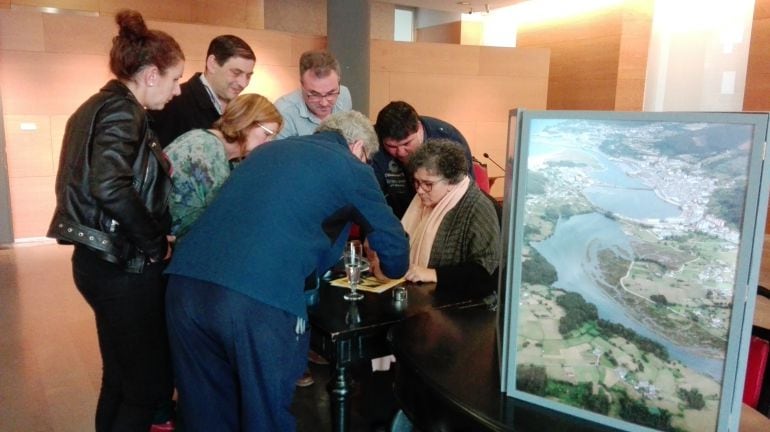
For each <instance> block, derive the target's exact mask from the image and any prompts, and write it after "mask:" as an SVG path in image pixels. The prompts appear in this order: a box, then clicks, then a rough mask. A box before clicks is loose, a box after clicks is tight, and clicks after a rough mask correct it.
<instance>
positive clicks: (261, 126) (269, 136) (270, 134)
mask: <svg viewBox="0 0 770 432" xmlns="http://www.w3.org/2000/svg"><path fill="white" fill-rule="evenodd" d="M257 126H259V127H260V129H262V130H263V131H265V135H267V137H268V138H272V137H273V136H274V135H275V131H274V130H272V129H270V128H268V127H267V126H265V125H263V124H262V123H259V122H257Z"/></svg>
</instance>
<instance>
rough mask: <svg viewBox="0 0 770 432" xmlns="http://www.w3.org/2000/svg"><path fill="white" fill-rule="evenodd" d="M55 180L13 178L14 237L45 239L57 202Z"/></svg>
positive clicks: (46, 178)
mask: <svg viewBox="0 0 770 432" xmlns="http://www.w3.org/2000/svg"><path fill="white" fill-rule="evenodd" d="M54 183H55V178H54V177H53V176H50V177H13V178H11V184H10V189H11V209H12V210H13V212H12V216H13V236H14V237H15V238H17V239H19V238H25V237H43V236H45V233H46V231H47V230H48V224H49V223H50V222H51V216H52V215H53V211H54V208H55V207H56V201H55V198H54V196H53V190H54Z"/></svg>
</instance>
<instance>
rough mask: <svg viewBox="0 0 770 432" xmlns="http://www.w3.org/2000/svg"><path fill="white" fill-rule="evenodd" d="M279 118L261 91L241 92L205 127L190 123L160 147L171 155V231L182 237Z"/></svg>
mask: <svg viewBox="0 0 770 432" xmlns="http://www.w3.org/2000/svg"><path fill="white" fill-rule="evenodd" d="M282 125H283V118H282V117H281V114H280V113H279V112H278V110H277V109H276V108H275V106H274V105H273V104H272V103H271V102H270V101H269V100H267V99H266V98H265V97H264V96H260V95H258V94H242V95H240V96H238V97H237V98H235V99H233V100H232V101H231V102H230V103H228V104H227V107H226V108H225V111H224V112H223V113H222V117H220V118H219V120H217V121H216V122H214V125H213V126H212V128H211V129H194V130H191V131H189V132H187V133H185V134H183V135H181V136H179V138H177V139H175V140H174V141H173V142H172V143H171V144H169V146H168V147H166V149H165V152H166V155H167V156H168V158H169V160H170V161H171V165H172V167H173V171H172V174H171V181H172V182H173V185H174V187H173V189H172V191H171V197H170V200H169V208H170V210H171V217H172V225H171V232H172V234H174V235H175V236H177V239H180V238H181V237H183V236H184V235H185V234H186V233H187V231H188V230H189V229H190V227H191V226H192V225H193V223H194V222H195V221H196V220H197V219H198V216H200V215H201V213H203V210H205V209H206V207H207V206H208V205H209V203H210V202H211V201H212V200H213V199H214V197H215V196H216V193H217V191H218V190H219V188H220V187H221V186H222V184H224V182H225V180H227V177H229V176H230V172H231V171H232V170H233V169H234V168H235V167H236V166H237V165H238V163H239V162H240V161H241V160H242V159H243V158H245V157H246V156H247V155H248V154H249V153H250V152H251V151H252V150H254V149H255V148H257V146H259V145H261V144H263V143H265V142H267V141H270V140H271V139H272V138H273V137H274V136H275V134H277V133H278V131H280V129H281V126H282Z"/></svg>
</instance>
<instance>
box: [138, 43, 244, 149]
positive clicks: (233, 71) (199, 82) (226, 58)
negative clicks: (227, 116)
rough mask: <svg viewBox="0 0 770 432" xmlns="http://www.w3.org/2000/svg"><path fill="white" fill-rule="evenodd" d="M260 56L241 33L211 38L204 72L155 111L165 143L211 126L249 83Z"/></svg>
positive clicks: (157, 129)
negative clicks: (256, 54) (194, 130)
mask: <svg viewBox="0 0 770 432" xmlns="http://www.w3.org/2000/svg"><path fill="white" fill-rule="evenodd" d="M256 61H257V57H256V56H255V55H254V51H252V49H251V47H250V46H249V44H247V43H246V42H245V41H244V40H243V39H241V38H239V37H238V36H233V35H221V36H217V37H215V38H214V39H212V40H211V43H210V44H209V49H208V51H207V52H206V66H205V70H204V71H203V73H200V72H198V73H196V74H195V75H193V76H192V77H191V78H190V79H189V80H188V81H187V82H186V83H184V84H182V85H181V89H182V94H181V95H179V96H177V97H175V98H174V99H172V100H171V102H169V103H168V104H166V106H165V108H163V110H161V111H151V112H150V115H151V117H152V119H153V123H152V129H153V130H154V131H155V133H156V134H157V135H158V140H159V141H160V143H161V145H162V146H163V147H165V146H167V145H169V144H171V142H172V141H174V140H175V139H176V138H177V137H178V136H179V135H182V134H183V133H185V132H187V131H190V130H192V129H208V128H210V127H211V125H212V124H213V123H214V122H215V121H216V120H217V119H218V118H219V117H220V116H221V115H222V111H224V109H225V107H226V106H227V104H228V103H229V102H230V101H231V100H233V99H235V97H237V96H238V95H239V94H240V93H241V92H242V91H243V89H245V88H246V86H248V85H249V81H250V80H251V75H252V74H253V73H254V65H255V63H256Z"/></svg>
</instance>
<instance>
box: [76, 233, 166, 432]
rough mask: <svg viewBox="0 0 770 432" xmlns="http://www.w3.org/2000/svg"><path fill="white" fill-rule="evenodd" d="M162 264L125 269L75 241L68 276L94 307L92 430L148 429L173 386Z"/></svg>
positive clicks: (163, 266) (142, 431)
mask: <svg viewBox="0 0 770 432" xmlns="http://www.w3.org/2000/svg"><path fill="white" fill-rule="evenodd" d="M164 268H165V265H164V264H163V263H155V264H148V265H146V266H145V268H144V271H143V272H142V273H139V274H137V273H127V272H125V271H123V270H122V269H120V268H119V267H118V266H116V265H114V264H112V263H109V262H107V261H103V260H102V259H101V258H99V257H98V255H97V254H95V253H94V252H92V251H90V250H88V249H87V248H86V247H84V246H75V251H74V253H73V254H72V275H73V278H74V280H75V285H76V286H77V288H78V290H79V291H80V293H81V294H82V295H83V297H84V298H85V299H86V301H87V302H88V304H89V305H90V306H91V308H92V309H93V311H94V315H95V317H96V331H97V335H98V338H99V351H100V352H101V355H102V386H101V389H100V391H99V402H98V404H97V406H96V431H98V432H102V431H109V432H113V431H128V432H133V431H141V432H145V431H147V430H149V428H150V424H151V423H152V421H153V419H154V417H155V414H156V411H157V410H158V409H159V408H160V407H161V405H162V404H163V403H167V402H168V401H170V400H171V396H172V394H173V390H174V389H173V385H172V381H173V380H172V378H171V360H170V358H169V348H168V339H167V337H166V320H165V313H164V298H165V289H166V278H165V276H163V270H164Z"/></svg>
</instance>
